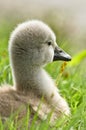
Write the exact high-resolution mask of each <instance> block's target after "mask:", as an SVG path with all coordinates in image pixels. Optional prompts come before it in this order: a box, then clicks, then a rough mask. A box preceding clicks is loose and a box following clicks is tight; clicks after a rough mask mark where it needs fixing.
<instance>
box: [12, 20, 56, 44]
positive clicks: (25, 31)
mask: <svg viewBox="0 0 86 130" xmlns="http://www.w3.org/2000/svg"><path fill="white" fill-rule="evenodd" d="M11 37H12V38H13V39H14V40H16V39H17V40H18V41H19V40H21V41H22V42H27V41H29V42H31V43H34V42H37V43H43V42H47V41H48V40H52V41H55V40H56V37H55V34H54V32H53V31H52V30H51V28H50V27H49V26H48V25H46V24H44V23H43V22H41V21H38V20H32V21H29V22H25V23H23V24H20V25H19V26H18V27H17V28H16V29H15V31H14V32H13V34H12V36H11Z"/></svg>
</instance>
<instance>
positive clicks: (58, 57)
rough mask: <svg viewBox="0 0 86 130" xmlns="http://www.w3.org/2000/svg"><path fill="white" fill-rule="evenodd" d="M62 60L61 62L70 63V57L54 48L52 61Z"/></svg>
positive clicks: (59, 49)
mask: <svg viewBox="0 0 86 130" xmlns="http://www.w3.org/2000/svg"><path fill="white" fill-rule="evenodd" d="M56 60H63V61H71V56H70V55H69V54H67V53H66V52H65V51H63V50H62V49H61V48H59V47H56V48H55V50H54V58H53V61H56Z"/></svg>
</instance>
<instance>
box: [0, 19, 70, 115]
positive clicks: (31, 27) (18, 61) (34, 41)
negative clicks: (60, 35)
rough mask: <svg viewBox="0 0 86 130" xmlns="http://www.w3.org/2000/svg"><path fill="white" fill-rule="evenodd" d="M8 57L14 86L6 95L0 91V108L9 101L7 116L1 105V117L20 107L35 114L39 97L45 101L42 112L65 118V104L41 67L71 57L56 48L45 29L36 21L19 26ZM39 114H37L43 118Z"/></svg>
mask: <svg viewBox="0 0 86 130" xmlns="http://www.w3.org/2000/svg"><path fill="white" fill-rule="evenodd" d="M9 56H10V62H11V68H12V74H13V80H14V86H13V88H11V89H8V88H7V90H6V91H4V90H5V89H4V87H3V88H1V90H0V93H1V95H2V96H1V97H0V105H1V98H2V102H3V103H4V102H6V101H5V100H6V99H7V98H8V97H9V101H11V102H9V103H7V104H8V105H7V106H8V110H9V109H10V110H9V112H8V111H6V110H4V109H3V105H1V107H2V108H1V107H0V114H1V113H4V114H1V115H2V116H5V115H6V116H9V115H10V114H11V111H12V109H13V111H15V110H17V109H18V107H19V105H22V104H23V105H24V104H28V105H29V104H30V105H31V106H32V109H33V110H34V111H36V110H37V107H38V103H40V101H41V97H42V96H43V97H44V99H45V100H46V103H44V102H43V105H44V107H45V108H46V110H45V111H47V109H48V107H49V111H50V110H51V109H52V108H53V107H54V108H55V111H56V113H57V117H58V116H59V115H61V114H63V113H64V114H66V115H69V113H70V110H69V107H68V104H67V102H66V101H65V100H64V99H63V98H62V97H61V96H60V94H59V92H58V89H57V87H56V85H55V84H54V81H53V80H52V79H51V77H50V76H49V75H48V74H47V72H46V71H45V70H44V69H43V66H44V65H46V64H48V63H49V62H52V61H53V60H64V61H70V60H71V57H70V56H69V55H68V54H67V53H66V52H64V51H63V50H62V49H60V48H59V47H58V46H57V44H56V36H55V34H54V32H53V31H52V30H51V29H50V28H49V26H48V25H46V24H45V23H43V22H41V21H38V20H32V21H28V22H25V23H23V24H20V25H19V26H18V27H17V28H16V29H15V30H14V31H13V33H12V34H11V37H10V41H9ZM2 89H3V90H2ZM5 97H6V98H5ZM34 98H35V99H34ZM12 102H13V104H14V105H12ZM15 102H16V103H15ZM9 106H10V108H9ZM4 107H5V104H4ZM44 107H43V108H44ZM14 108H15V109H14ZM42 110H43V109H41V113H43V115H45V111H44V110H43V111H42ZM2 111H4V112H2ZM49 111H48V113H49ZM5 113H7V114H5ZM39 115H40V114H39Z"/></svg>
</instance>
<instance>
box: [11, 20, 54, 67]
mask: <svg viewBox="0 0 86 130" xmlns="http://www.w3.org/2000/svg"><path fill="white" fill-rule="evenodd" d="M55 42H56V37H55V34H54V33H53V31H52V30H51V29H50V28H49V27H48V26H47V25H45V24H44V23H43V22H41V21H29V22H25V23H23V24H20V25H19V26H18V27H17V28H16V29H15V31H14V32H13V33H12V35H11V39H10V46H9V49H10V50H9V51H10V55H11V56H12V59H11V60H12V62H15V61H16V60H18V62H23V61H25V62H28V64H29V65H31V66H41V65H44V64H46V63H48V62H51V61H52V60H53V57H54V49H55V46H56V43H55ZM24 64H25V63H24ZM16 65H17V64H16Z"/></svg>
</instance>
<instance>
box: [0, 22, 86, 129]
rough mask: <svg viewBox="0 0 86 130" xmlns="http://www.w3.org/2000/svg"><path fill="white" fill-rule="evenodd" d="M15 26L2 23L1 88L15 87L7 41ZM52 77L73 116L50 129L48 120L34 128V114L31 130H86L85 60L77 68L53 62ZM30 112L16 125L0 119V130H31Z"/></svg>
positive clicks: (60, 120)
mask: <svg viewBox="0 0 86 130" xmlns="http://www.w3.org/2000/svg"><path fill="white" fill-rule="evenodd" d="M12 30H13V25H11V26H10V24H9V23H8V22H2V23H1V25H0V85H1V84H4V83H8V84H12V75H11V69H10V65H9V58H8V40H9V35H10V32H11V31H12ZM45 69H46V70H47V71H48V72H49V74H50V75H51V76H52V77H53V79H54V80H55V82H56V84H57V85H58V88H59V90H60V92H61V94H62V95H63V97H64V98H65V99H67V101H68V103H69V106H70V108H71V116H70V117H66V118H62V119H59V120H58V121H57V123H56V124H55V126H53V127H51V128H49V119H48V120H47V121H42V122H40V123H39V124H37V125H35V124H34V122H35V121H36V120H37V115H35V117H34V120H33V123H32V126H31V130H86V67H85V60H81V62H79V63H78V64H77V65H75V66H69V65H65V64H64V63H63V62H54V63H52V64H49V65H47V66H46V67H45ZM29 115H30V113H29V111H28V113H27V116H26V117H25V118H24V119H23V124H21V123H20V122H16V123H14V120H13V118H11V117H10V118H9V119H8V120H7V121H6V123H5V124H3V123H2V121H1V120H0V130H5V129H6V128H8V129H9V130H16V129H17V128H18V126H19V125H20V124H21V130H27V129H28V126H27V124H28V120H29Z"/></svg>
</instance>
